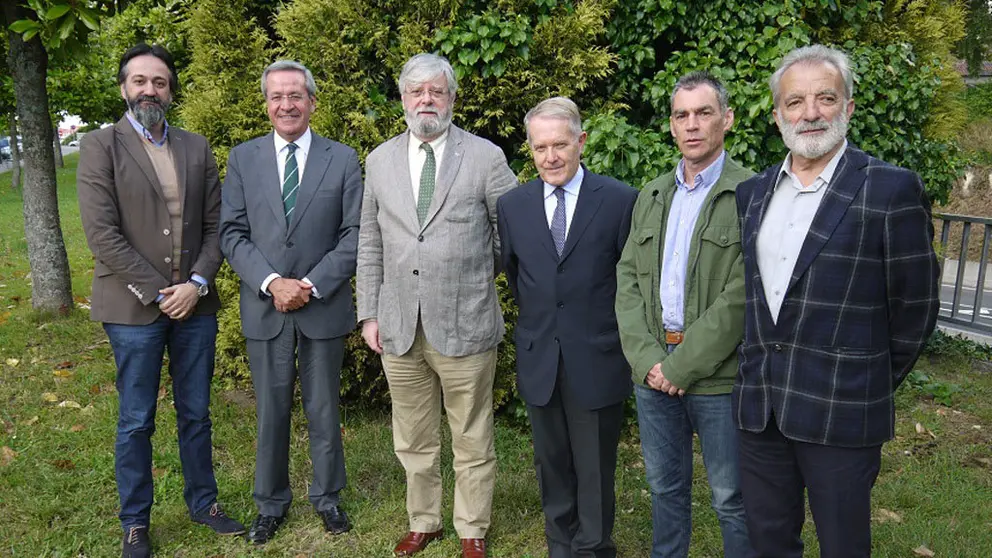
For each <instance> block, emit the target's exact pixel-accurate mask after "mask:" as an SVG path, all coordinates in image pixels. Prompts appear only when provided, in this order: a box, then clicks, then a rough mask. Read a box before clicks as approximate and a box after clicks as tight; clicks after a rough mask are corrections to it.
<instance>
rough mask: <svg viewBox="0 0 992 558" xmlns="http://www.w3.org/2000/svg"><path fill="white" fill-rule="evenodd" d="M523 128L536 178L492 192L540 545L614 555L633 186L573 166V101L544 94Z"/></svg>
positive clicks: (565, 552)
mask: <svg viewBox="0 0 992 558" xmlns="http://www.w3.org/2000/svg"><path fill="white" fill-rule="evenodd" d="M524 126H525V127H526V129H527V141H528V143H529V145H530V149H531V153H532V154H533V156H534V163H535V165H536V166H537V171H538V174H540V178H539V179H536V180H533V181H531V182H528V183H527V184H524V185H522V186H520V187H519V188H517V189H515V190H512V191H510V192H508V193H507V194H504V195H503V197H501V198H500V199H499V202H498V204H497V214H498V220H497V223H498V227H499V236H500V239H501V240H502V243H503V252H502V261H503V269H504V270H505V271H506V276H507V280H508V282H509V285H510V289H511V291H512V292H513V296H514V298H515V299H516V302H517V305H518V306H519V308H520V315H519V318H518V319H517V325H516V330H515V333H514V337H515V341H516V349H517V385H518V388H519V391H520V395H521V397H523V399H524V401H525V402H526V403H527V413H528V415H529V416H530V420H531V427H532V431H533V435H534V466H535V468H536V469H537V479H538V484H539V485H540V489H541V503H542V505H543V508H544V517H545V535H546V536H547V544H548V551H549V555H550V557H551V558H566V557H580V556H582V557H604V558H605V557H613V556H616V547H615V546H614V544H613V541H612V538H611V535H612V531H613V518H614V488H613V486H614V471H615V469H616V460H617V444H618V442H619V438H620V428H621V426H622V422H623V401H624V400H625V399H626V398H627V397H628V396H629V395H630V393H631V381H630V367H629V366H628V365H627V361H626V359H625V358H624V355H623V352H622V351H621V348H620V334H619V332H618V330H617V319H616V314H615V311H614V308H613V305H614V299H615V296H616V283H617V282H616V263H617V261H618V260H619V259H620V253H621V251H622V250H623V246H624V243H625V242H626V240H627V234H628V232H629V231H630V216H631V211H632V210H633V206H634V201H635V200H636V199H637V191H636V190H634V189H633V188H631V187H629V186H627V185H625V184H622V183H620V182H618V181H616V180H614V179H612V178H609V177H606V176H600V175H597V174H594V173H592V172H589V171H588V170H587V169H585V168H584V167H582V166H580V164H579V158H580V156H581V155H582V148H583V146H584V145H585V140H586V133H585V132H583V131H582V122H581V120H580V116H579V110H578V107H576V106H575V103H573V102H572V101H571V100H569V99H566V98H564V97H555V98H552V99H548V100H545V101H542V102H541V103H539V104H538V105H537V106H536V107H534V108H533V109H531V111H530V112H528V113H527V115H526V116H525V117H524ZM580 491H581V493H582V495H581V498H580V497H579V493H580Z"/></svg>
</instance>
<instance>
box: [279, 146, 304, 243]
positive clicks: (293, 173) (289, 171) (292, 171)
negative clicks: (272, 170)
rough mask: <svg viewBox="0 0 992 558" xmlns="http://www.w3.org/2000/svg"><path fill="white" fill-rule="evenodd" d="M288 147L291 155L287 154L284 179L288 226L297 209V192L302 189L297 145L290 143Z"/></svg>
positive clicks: (284, 207)
mask: <svg viewBox="0 0 992 558" xmlns="http://www.w3.org/2000/svg"><path fill="white" fill-rule="evenodd" d="M286 147H287V148H288V149H289V153H287V154H286V172H285V174H284V176H285V178H283V179H282V209H283V211H284V212H285V213H286V224H287V225H288V224H289V222H290V221H292V218H293V209H294V208H295V207H296V192H297V190H299V189H300V167H299V166H297V164H296V147H297V146H296V144H295V143H290V144H288V145H287V146H286Z"/></svg>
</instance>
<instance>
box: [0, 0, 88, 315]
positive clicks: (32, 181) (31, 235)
mask: <svg viewBox="0 0 992 558" xmlns="http://www.w3.org/2000/svg"><path fill="white" fill-rule="evenodd" d="M3 14H4V17H5V19H6V24H5V25H4V27H7V26H9V25H10V24H11V23H12V22H14V21H17V20H18V19H20V18H27V17H31V16H32V15H33V12H31V11H28V9H27V8H23V7H20V6H18V5H17V3H15V2H3ZM7 37H8V39H9V46H10V48H9V49H8V50H7V67H8V68H10V74H11V76H12V77H13V78H14V99H15V101H16V103H17V116H18V119H19V120H20V124H21V132H22V134H23V136H24V194H23V198H24V237H25V239H26V240H27V245H28V264H29V265H30V267H31V304H32V306H33V307H34V309H35V310H40V311H48V312H59V313H62V314H65V313H68V312H69V311H70V310H71V309H72V282H71V279H70V277H69V259H68V257H66V252H65V242H64V241H63V240H62V227H61V226H60V222H59V204H58V195H57V191H56V182H55V159H54V157H53V153H52V119H51V116H49V111H48V89H47V88H46V85H45V76H46V73H47V71H48V53H47V52H45V48H44V47H43V46H42V44H41V41H40V40H39V39H38V37H34V38H32V39H31V40H30V41H28V42H24V41H23V39H22V37H21V35H20V34H18V33H14V32H12V31H9V30H8V31H7ZM13 141H15V142H16V141H17V138H16V136H15V137H14V140H13Z"/></svg>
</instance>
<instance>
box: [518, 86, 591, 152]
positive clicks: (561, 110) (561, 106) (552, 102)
mask: <svg viewBox="0 0 992 558" xmlns="http://www.w3.org/2000/svg"><path fill="white" fill-rule="evenodd" d="M538 117H542V118H560V119H562V120H567V121H568V129H569V131H571V132H572V137H575V138H578V137H579V136H580V135H581V134H582V117H581V116H580V115H579V107H578V106H577V105H576V104H575V103H574V102H572V100H571V99H569V98H568V97H551V98H550V99H545V100H543V101H541V102H540V103H537V105H535V106H534V108H532V109H530V110H529V111H527V114H526V115H524V129H526V130H527V142H528V143H530V121H531V120H532V119H534V118H538Z"/></svg>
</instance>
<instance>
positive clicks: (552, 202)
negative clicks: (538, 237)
mask: <svg viewBox="0 0 992 558" xmlns="http://www.w3.org/2000/svg"><path fill="white" fill-rule="evenodd" d="M584 176H585V171H583V170H582V166H581V165H580V166H579V170H577V171H575V176H573V177H572V179H571V180H569V181H568V183H567V184H565V185H564V186H562V187H561V188H562V189H563V190H564V191H565V238H566V239H567V238H568V231H569V229H570V228H571V227H572V215H575V204H576V202H578V201H579V189H580V188H581V187H582V178H583V177H584ZM555 188H557V186H552V185H551V184H548V183H547V182H545V183H544V214H545V215H546V216H547V218H548V228H549V229H550V228H551V220H552V219H554V217H555V208H556V207H558V196H555Z"/></svg>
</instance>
